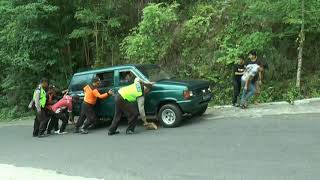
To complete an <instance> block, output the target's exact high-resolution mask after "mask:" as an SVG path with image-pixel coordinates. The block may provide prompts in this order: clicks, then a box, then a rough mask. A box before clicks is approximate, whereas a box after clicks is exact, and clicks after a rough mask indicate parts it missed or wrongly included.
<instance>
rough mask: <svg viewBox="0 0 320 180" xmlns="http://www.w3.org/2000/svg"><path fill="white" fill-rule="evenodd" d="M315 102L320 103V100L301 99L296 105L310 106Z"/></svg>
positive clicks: (295, 102)
mask: <svg viewBox="0 0 320 180" xmlns="http://www.w3.org/2000/svg"><path fill="white" fill-rule="evenodd" d="M313 102H320V98H309V99H301V100H296V101H294V104H295V105H299V104H309V103H313Z"/></svg>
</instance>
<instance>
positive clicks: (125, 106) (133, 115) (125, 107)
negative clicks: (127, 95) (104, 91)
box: [109, 94, 139, 132]
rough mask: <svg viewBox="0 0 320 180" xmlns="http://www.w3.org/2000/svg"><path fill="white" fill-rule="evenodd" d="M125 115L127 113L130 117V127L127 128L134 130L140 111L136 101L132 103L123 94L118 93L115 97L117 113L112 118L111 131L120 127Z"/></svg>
mask: <svg viewBox="0 0 320 180" xmlns="http://www.w3.org/2000/svg"><path fill="white" fill-rule="evenodd" d="M123 115H126V116H127V118H128V124H129V125H128V128H127V130H132V131H134V129H135V127H136V125H137V121H138V115H139V111H138V108H137V104H136V103H130V102H128V101H126V100H124V99H123V98H122V97H121V95H119V94H118V95H116V97H115V115H114V118H113V120H112V124H111V126H110V128H109V132H115V131H116V130H117V128H118V125H119V122H120V120H121V118H122V116H123Z"/></svg>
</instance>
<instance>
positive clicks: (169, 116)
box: [158, 104, 182, 128]
mask: <svg viewBox="0 0 320 180" xmlns="http://www.w3.org/2000/svg"><path fill="white" fill-rule="evenodd" d="M158 120H159V121H160V123H161V124H162V125H163V127H166V128H174V127H178V126H179V125H180V124H181V121H182V112H181V110H180V108H179V107H178V106H177V105H175V104H165V105H163V106H162V107H161V108H160V110H159V112H158Z"/></svg>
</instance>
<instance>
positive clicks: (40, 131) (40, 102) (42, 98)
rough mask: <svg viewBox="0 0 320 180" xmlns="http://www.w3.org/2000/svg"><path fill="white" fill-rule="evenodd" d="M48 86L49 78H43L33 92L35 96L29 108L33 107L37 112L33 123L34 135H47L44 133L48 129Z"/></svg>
mask: <svg viewBox="0 0 320 180" xmlns="http://www.w3.org/2000/svg"><path fill="white" fill-rule="evenodd" d="M47 88H48V80H47V79H45V78H43V79H41V81H40V84H39V86H38V87H37V88H36V89H35V91H34V93H33V98H32V100H31V102H30V104H29V108H31V109H33V110H34V111H35V113H36V117H35V119H34V125H33V137H39V138H41V137H45V136H46V135H45V134H44V133H45V131H46V128H47V127H46V125H47V121H48V119H47V117H46V112H45V107H46V101H47V97H46V96H47V93H46V89H47Z"/></svg>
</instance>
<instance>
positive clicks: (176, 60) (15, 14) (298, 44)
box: [0, 0, 320, 116]
mask: <svg viewBox="0 0 320 180" xmlns="http://www.w3.org/2000/svg"><path fill="white" fill-rule="evenodd" d="M319 23H320V1H318V0H308V1H306V0H241V1H238V0H214V1H213V0H211V1H210V0H202V1H200V0H175V1H173V0H92V1H85V0H72V1H66V0H0V68H1V74H0V82H1V84H0V114H1V115H0V116H17V115H19V114H20V113H23V112H25V111H26V110H27V109H26V106H27V103H28V101H29V100H30V98H31V95H32V92H33V90H34V88H35V86H36V84H37V82H38V80H39V79H40V78H41V77H47V78H49V79H50V80H52V81H51V82H52V83H54V84H55V85H56V86H58V87H60V88H66V87H67V84H68V81H69V79H70V77H71V75H72V74H73V73H74V72H77V71H80V70H83V69H88V68H94V67H101V66H112V65H117V64H125V63H156V64H160V65H161V66H163V67H165V68H167V69H169V70H174V71H173V72H174V73H176V75H177V76H179V77H182V78H201V79H207V80H209V81H210V82H211V83H212V87H213V90H214V93H215V96H216V97H215V100H214V103H216V104H230V101H231V94H232V84H231V76H232V73H231V71H232V65H233V63H234V62H235V61H236V60H237V57H238V56H239V55H245V54H246V53H247V52H248V51H249V50H252V49H255V50H257V51H258V56H259V58H262V59H263V60H264V61H265V62H267V63H268V65H269V70H268V71H267V72H266V79H265V82H264V85H263V91H262V95H261V97H260V101H262V102H266V101H277V100H288V101H291V100H293V99H295V98H302V97H314V96H319V94H320V90H319V89H320V78H319V75H320V72H319V70H320V65H319V62H320V61H319V58H320V52H319V47H320V24H319ZM297 72H298V73H297ZM300 73H301V75H300ZM300 76H301V80H300ZM300 82H301V84H300Z"/></svg>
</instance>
